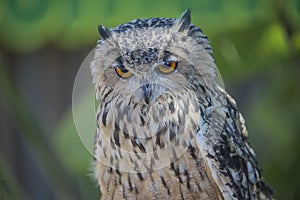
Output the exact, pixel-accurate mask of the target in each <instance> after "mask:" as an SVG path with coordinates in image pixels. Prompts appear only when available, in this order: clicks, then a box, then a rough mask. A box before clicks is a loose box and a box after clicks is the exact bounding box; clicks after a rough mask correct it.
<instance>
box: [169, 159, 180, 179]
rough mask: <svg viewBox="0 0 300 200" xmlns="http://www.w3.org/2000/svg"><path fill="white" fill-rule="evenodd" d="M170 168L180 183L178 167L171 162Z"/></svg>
mask: <svg viewBox="0 0 300 200" xmlns="http://www.w3.org/2000/svg"><path fill="white" fill-rule="evenodd" d="M170 168H171V170H173V171H174V173H175V175H176V177H177V179H178V180H179V183H182V179H181V177H180V172H179V167H178V166H175V165H174V163H171V165H170Z"/></svg>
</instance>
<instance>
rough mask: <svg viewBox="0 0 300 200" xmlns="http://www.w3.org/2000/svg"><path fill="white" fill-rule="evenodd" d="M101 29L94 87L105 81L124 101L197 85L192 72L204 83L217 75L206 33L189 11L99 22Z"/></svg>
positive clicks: (150, 100)
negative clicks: (108, 24) (115, 22)
mask: <svg viewBox="0 0 300 200" xmlns="http://www.w3.org/2000/svg"><path fill="white" fill-rule="evenodd" d="M99 32H100V34H101V35H102V40H99V42H98V45H97V49H96V54H95V60H94V62H93V64H92V74H93V80H94V83H95V84H98V87H96V89H101V88H105V86H109V87H111V88H113V90H114V92H115V93H117V94H119V95H120V96H122V98H123V99H124V100H126V101H127V102H129V101H134V102H136V103H141V104H153V103H155V102H157V98H163V96H164V95H165V94H166V93H174V91H175V92H176V93H177V92H180V91H182V90H187V88H192V87H193V88H194V89H195V88H196V87H197V86H195V85H193V84H194V81H195V80H194V79H195V77H196V76H199V77H202V80H203V83H202V84H205V83H204V82H205V77H208V76H209V77H210V78H214V76H215V72H214V64H213V60H212V58H211V48H210V46H209V44H208V40H207V37H206V36H204V35H203V33H202V32H201V30H200V29H199V28H198V27H196V26H194V25H192V24H191V22H190V13H189V11H187V12H185V13H184V14H183V15H182V16H181V17H180V18H179V19H176V18H169V19H165V18H150V19H137V20H134V21H131V22H129V23H126V24H122V25H119V26H118V27H116V28H112V29H107V28H104V27H103V26H99ZM200 80H201V79H200ZM199 84H200V83H199Z"/></svg>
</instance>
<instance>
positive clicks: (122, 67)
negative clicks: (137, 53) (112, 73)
mask: <svg viewBox="0 0 300 200" xmlns="http://www.w3.org/2000/svg"><path fill="white" fill-rule="evenodd" d="M119 69H120V70H121V71H122V72H123V73H127V72H128V69H126V68H125V67H124V65H121V66H119Z"/></svg>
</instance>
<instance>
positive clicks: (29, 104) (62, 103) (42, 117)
mask: <svg viewBox="0 0 300 200" xmlns="http://www.w3.org/2000/svg"><path fill="white" fill-rule="evenodd" d="M187 8H191V9H192V22H193V23H194V24H196V25H198V26H199V27H201V28H202V29H203V31H204V32H205V33H206V34H207V35H208V36H209V38H210V40H211V44H212V46H213V49H214V56H215V60H216V63H217V66H218V67H219V71H220V72H221V74H222V78H223V81H224V82H225V86H226V90H227V91H229V93H230V94H231V95H232V96H233V97H234V98H235V99H236V100H237V102H238V106H239V108H240V110H241V111H242V113H243V114H244V116H245V118H246V122H247V126H248V131H249V135H250V139H251V142H252V145H253V146H254V148H255V150H256V154H257V158H258V161H259V163H260V164H261V165H262V168H263V172H264V177H265V179H266V181H267V182H268V183H269V184H270V185H271V186H272V187H273V188H274V190H275V194H276V195H275V197H276V198H277V199H300V183H299V180H300V170H299V167H300V155H299V154H300V143H299V142H300V121H299V119H300V92H299V91H300V90H299V89H300V1H299V0H264V1H259V0H230V1H225V0H201V1H200V0H193V1H192V0H186V1H183V0H164V1H162V0H128V1H122V0H90V1H84V0H61V1H58V0H51V1H50V0H27V1H23V0H6V1H5V0H0V199H1V200H2V199H3V200H6V199H98V198H99V196H100V193H99V192H98V188H97V186H96V182H95V181H94V179H93V178H92V175H91V174H92V170H91V161H92V156H91V155H90V154H89V153H88V152H87V150H86V149H85V148H84V146H83V145H82V144H81V142H80V140H79V137H78V135H77V133H76V130H75V128H74V123H73V118H72V113H71V99H72V87H73V83H74V80H75V76H76V72H77V70H78V69H79V66H80V64H81V62H82V61H83V59H84V58H85V56H86V55H87V54H88V52H89V51H90V50H92V49H93V48H94V47H95V45H96V42H97V39H98V38H99V35H98V33H97V26H98V25H99V24H103V25H105V26H107V27H114V26H116V25H118V24H120V23H123V22H126V21H129V20H132V19H135V18H141V17H143V18H146V17H178V16H180V14H181V13H182V12H183V11H184V10H185V9H187Z"/></svg>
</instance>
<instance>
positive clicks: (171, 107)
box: [169, 102, 175, 113]
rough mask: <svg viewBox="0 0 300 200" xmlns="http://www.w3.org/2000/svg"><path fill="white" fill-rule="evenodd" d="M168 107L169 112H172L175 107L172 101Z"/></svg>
mask: <svg viewBox="0 0 300 200" xmlns="http://www.w3.org/2000/svg"><path fill="white" fill-rule="evenodd" d="M169 109H170V111H171V113H174V112H175V107H174V103H173V102H171V103H170V104H169Z"/></svg>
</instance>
